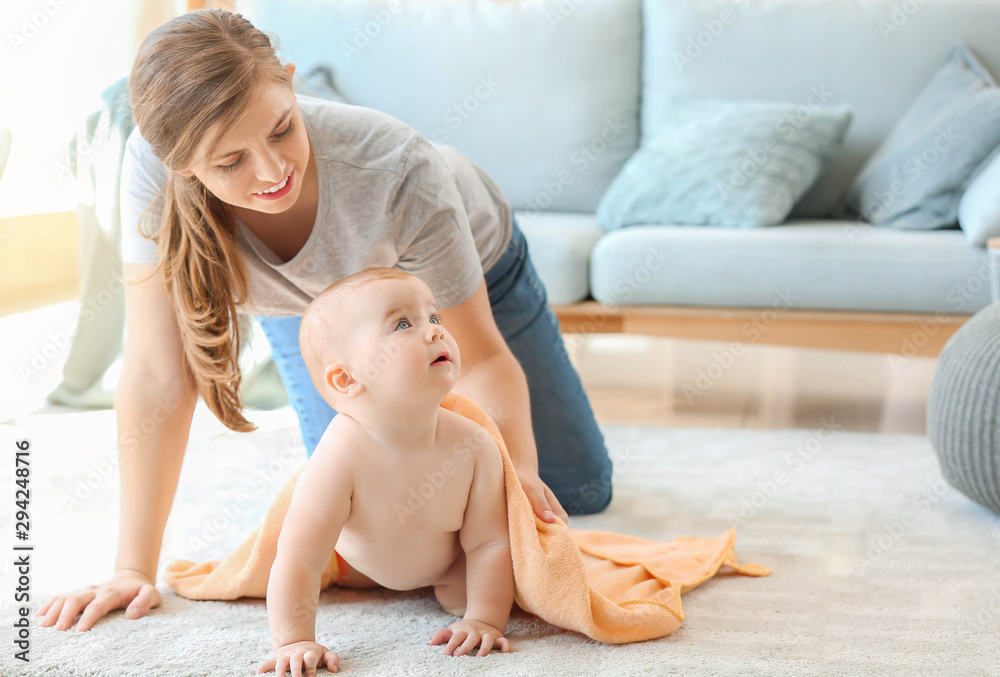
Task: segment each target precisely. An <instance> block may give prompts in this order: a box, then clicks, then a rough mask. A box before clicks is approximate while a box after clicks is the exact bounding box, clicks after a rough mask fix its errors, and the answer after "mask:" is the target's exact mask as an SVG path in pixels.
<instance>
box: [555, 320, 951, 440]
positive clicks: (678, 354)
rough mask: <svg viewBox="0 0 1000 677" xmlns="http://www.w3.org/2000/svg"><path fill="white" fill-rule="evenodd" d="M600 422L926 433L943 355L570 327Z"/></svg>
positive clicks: (569, 339) (574, 354) (570, 347)
mask: <svg viewBox="0 0 1000 677" xmlns="http://www.w3.org/2000/svg"><path fill="white" fill-rule="evenodd" d="M564 339H565V343H566V349H567V351H568V352H569V354H570V359H571V360H572V361H573V364H574V365H575V366H576V368H577V370H578V371H579V373H580V378H581V379H582V381H583V384H584V388H585V389H586V390H587V394H588V397H589V398H590V402H591V406H592V407H593V408H594V413H595V415H596V417H597V420H598V422H600V423H623V424H635V425H657V426H669V427H726V428H822V427H824V426H827V427H829V426H840V427H841V428H842V429H843V430H855V431H865V432H887V433H914V434H924V433H925V432H926V429H925V410H926V407H927V393H928V391H929V389H930V385H931V380H932V378H933V375H934V367H935V364H936V362H937V361H936V359H934V358H926V357H917V358H902V357H899V356H895V355H893V356H890V355H887V354H876V353H858V352H846V351H845V352H842V351H827V350H814V349H800V348H787V347H774V346H763V345H752V344H746V345H744V346H743V351H742V352H741V353H740V354H739V355H736V354H733V352H731V349H730V345H731V344H729V343H715V342H708V341H688V340H678V339H669V338H659V337H651V336H640V335H634V334H591V335H583V334H569V333H568V334H565V335H564Z"/></svg>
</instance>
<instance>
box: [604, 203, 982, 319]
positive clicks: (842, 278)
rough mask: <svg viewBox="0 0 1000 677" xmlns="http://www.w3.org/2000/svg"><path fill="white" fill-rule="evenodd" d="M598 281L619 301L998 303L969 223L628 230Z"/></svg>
mask: <svg viewBox="0 0 1000 677" xmlns="http://www.w3.org/2000/svg"><path fill="white" fill-rule="evenodd" d="M590 281H591V292H592V294H593V296H594V298H595V299H596V300H597V301H600V302H602V303H607V304H615V305H626V304H628V305H644V304H667V305H683V306H714V307H728V308H795V309H815V310H853V311H887V312H916V313H937V312H944V313H948V314H952V313H954V314H971V313H974V312H976V311H978V310H980V309H981V308H984V307H985V306H986V305H988V304H989V301H990V298H989V297H990V294H989V268H988V263H987V259H986V252H985V251H984V250H982V249H978V248H974V247H970V246H969V244H968V242H967V241H966V239H965V236H964V235H963V234H962V232H961V231H959V230H938V231H901V230H892V229H888V228H875V227H873V226H870V225H868V224H859V223H858V222H855V221H834V220H825V219H824V220H815V219H809V220H793V221H789V222H788V224H787V225H784V226H778V227H775V228H764V229H760V230H742V229H720V228H710V229H709V228H696V227H690V226H669V225H662V226H634V227H631V228H625V229H622V230H619V231H615V232H613V233H609V234H607V235H605V236H604V237H603V238H601V241H600V242H598V243H597V246H596V247H595V248H594V252H593V254H592V257H591V269H590Z"/></svg>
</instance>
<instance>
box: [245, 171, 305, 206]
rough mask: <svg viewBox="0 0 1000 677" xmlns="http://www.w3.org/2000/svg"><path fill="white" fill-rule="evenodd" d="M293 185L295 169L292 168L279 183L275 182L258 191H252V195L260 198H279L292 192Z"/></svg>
mask: <svg viewBox="0 0 1000 677" xmlns="http://www.w3.org/2000/svg"><path fill="white" fill-rule="evenodd" d="M294 185H295V170H294V169H293V170H292V171H291V173H290V174H289V175H288V176H286V177H285V178H284V179H283V180H282V181H281V183H278V184H275V185H274V186H271V187H270V188H268V189H266V190H264V191H261V192H260V193H254V196H255V197H259V198H260V199H262V200H279V199H281V198H283V197H285V196H286V195H288V194H289V193H290V192H292V186H294Z"/></svg>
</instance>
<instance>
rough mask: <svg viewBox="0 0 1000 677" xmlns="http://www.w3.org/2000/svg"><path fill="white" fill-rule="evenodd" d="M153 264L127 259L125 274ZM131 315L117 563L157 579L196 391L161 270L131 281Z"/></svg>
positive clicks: (122, 383)
mask: <svg viewBox="0 0 1000 677" xmlns="http://www.w3.org/2000/svg"><path fill="white" fill-rule="evenodd" d="M154 269H155V266H154V265H152V264H149V265H140V264H136V263H125V264H124V274H125V280H126V282H133V281H135V280H140V279H143V278H145V277H146V276H148V275H149V274H150V273H151V272H153V270H154ZM125 317H126V331H127V334H126V341H125V353H124V357H123V360H122V373H121V378H120V380H119V382H118V388H117V390H116V393H115V411H116V412H117V418H118V458H119V466H120V467H119V477H120V480H121V490H120V496H121V507H120V517H119V529H118V555H117V557H116V559H115V571H116V573H117V572H118V571H121V570H125V569H128V570H131V571H135V572H139V573H142V574H144V575H145V576H146V577H148V578H149V579H150V582H153V583H155V581H156V571H157V565H158V562H159V556H160V545H161V542H162V539H163V530H164V528H165V526H166V523H167V517H168V516H169V514H170V508H171V506H172V505H173V500H174V495H175V494H176V492H177V481H178V478H179V476H180V470H181V463H182V461H183V460H184V451H185V448H186V447H187V438H188V432H189V431H190V428H191V418H192V415H193V414H194V407H195V404H196V403H197V401H198V391H197V389H196V387H195V385H194V381H193V380H192V379H191V378H190V377H189V376H187V375H186V372H185V370H184V369H183V360H184V353H183V351H182V348H181V339H180V332H179V330H178V328H177V318H176V316H175V314H174V311H173V307H172V306H171V304H170V299H169V297H168V296H167V292H166V288H165V287H164V286H163V277H162V276H161V275H160V274H159V273H156V274H154V275H153V276H152V277H150V278H149V280H147V281H145V282H142V283H140V284H126V285H125Z"/></svg>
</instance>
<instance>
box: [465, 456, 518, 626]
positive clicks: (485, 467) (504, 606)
mask: <svg viewBox="0 0 1000 677" xmlns="http://www.w3.org/2000/svg"><path fill="white" fill-rule="evenodd" d="M477 446H478V448H477V449H476V450H475V451H474V453H475V458H476V466H475V470H474V471H473V478H472V487H471V489H470V490H469V502H468V504H467V506H466V508H465V519H464V521H463V523H462V528H461V530H460V531H459V541H460V542H461V544H462V549H463V550H464V551H465V567H466V569H465V570H466V599H467V603H466V608H465V616H464V618H465V619H466V620H478V621H482V622H484V623H487V624H489V625H492V626H494V627H496V628H498V629H499V630H501V631H503V629H504V628H506V627H507V621H508V620H509V618H510V610H511V607H512V606H513V604H514V567H513V563H512V561H511V556H510V536H509V533H508V531H507V493H506V489H505V487H504V473H503V458H502V457H501V456H500V449H499V448H498V447H497V445H496V442H494V441H493V439H492V438H488V439H487V440H486V442H485V443H484V444H482V445H477Z"/></svg>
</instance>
